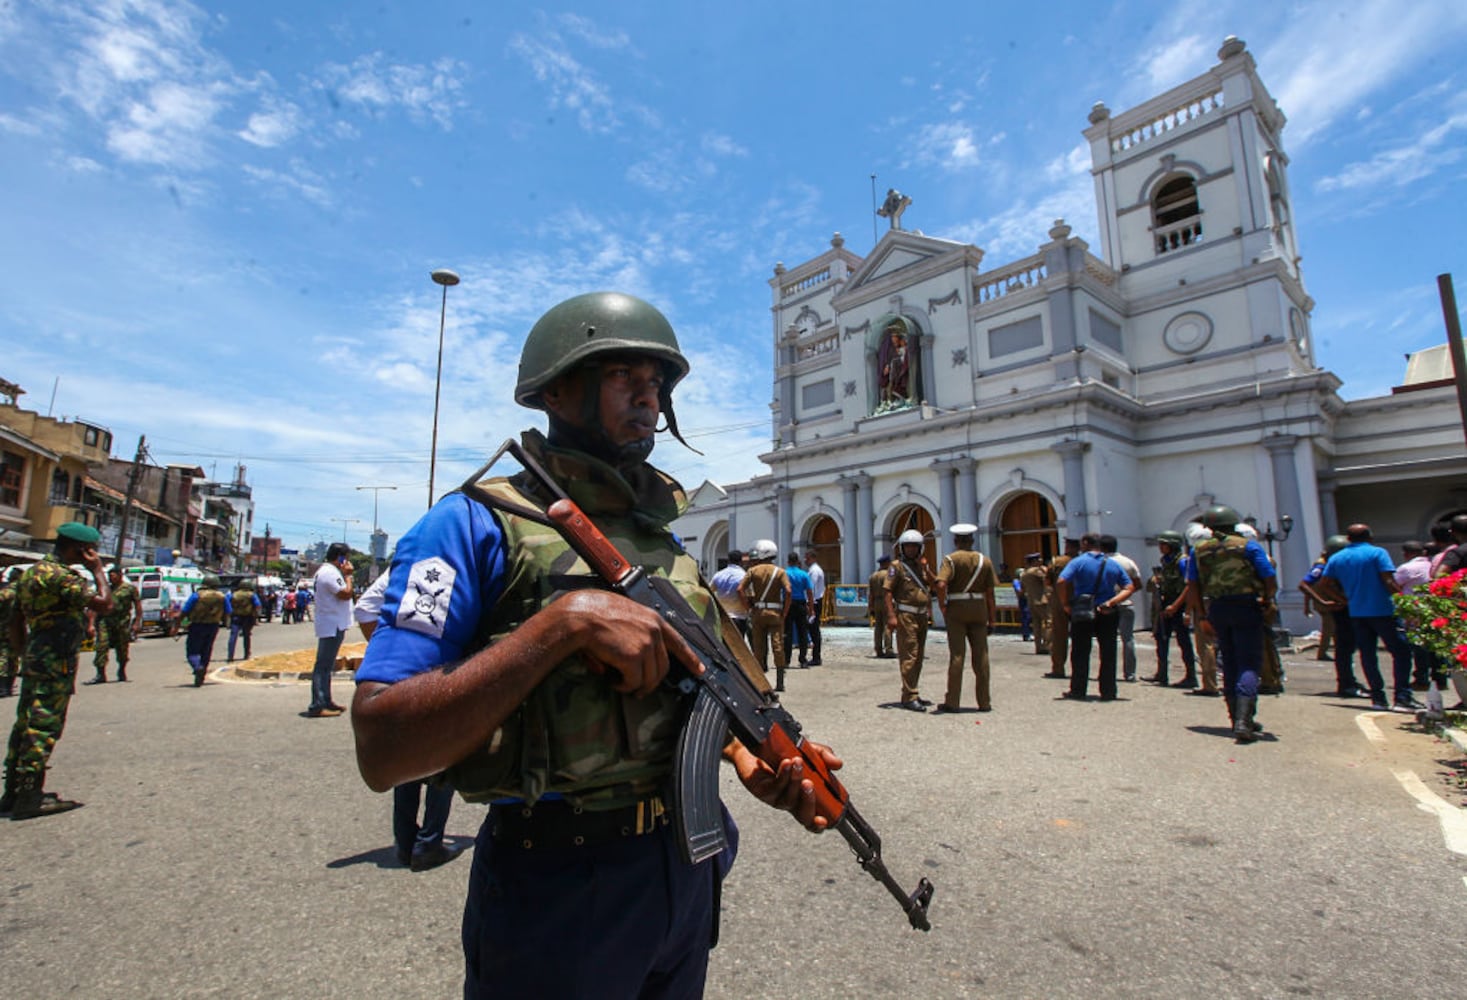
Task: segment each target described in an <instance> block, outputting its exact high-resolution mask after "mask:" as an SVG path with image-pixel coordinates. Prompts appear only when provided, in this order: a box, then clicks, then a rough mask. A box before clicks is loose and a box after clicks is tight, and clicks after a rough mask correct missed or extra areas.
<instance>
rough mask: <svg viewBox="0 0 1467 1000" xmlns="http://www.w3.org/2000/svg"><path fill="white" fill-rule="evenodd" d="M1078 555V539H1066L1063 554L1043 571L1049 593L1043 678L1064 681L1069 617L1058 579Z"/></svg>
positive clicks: (1068, 651)
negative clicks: (1047, 641) (1045, 668)
mask: <svg viewBox="0 0 1467 1000" xmlns="http://www.w3.org/2000/svg"><path fill="white" fill-rule="evenodd" d="M1079 554H1080V539H1078V538H1066V539H1065V554H1064V555H1062V556H1056V557H1055V559H1054V562H1052V563H1050V564H1049V569H1047V570H1045V571H1044V583H1045V586H1046V587H1047V588H1048V593H1049V673H1047V674H1045V675H1044V676H1045V677H1053V678H1056V679H1058V680H1064V679H1065V676H1066V674H1065V661H1066V660H1067V659H1068V658H1069V653H1070V615H1069V612H1068V611H1066V610H1065V602H1064V601H1063V600H1062V599H1061V598H1060V595H1059V578H1060V574H1061V573H1063V572H1064V571H1065V567H1066V566H1068V565H1069V564H1070V561H1071V560H1072V559H1074V558H1075V557H1076V556H1078V555H1079Z"/></svg>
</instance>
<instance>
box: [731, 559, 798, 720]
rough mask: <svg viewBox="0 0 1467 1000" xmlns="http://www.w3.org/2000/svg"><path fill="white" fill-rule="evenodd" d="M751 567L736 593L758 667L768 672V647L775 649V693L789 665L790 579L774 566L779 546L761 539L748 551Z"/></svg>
mask: <svg viewBox="0 0 1467 1000" xmlns="http://www.w3.org/2000/svg"><path fill="white" fill-rule="evenodd" d="M749 559H750V560H752V561H753V563H754V565H753V566H751V567H749V572H747V573H745V574H744V578H743V579H742V580H740V581H739V593H740V594H742V595H743V596H744V600H745V601H746V602H747V603H748V605H749V634H750V648H751V649H753V651H754V655H755V656H756V657H758V659H759V666H760V667H761V668H762V669H764V670H765V671H767V670H768V669H769V652H770V647H771V646H772V647H773V649H774V669H775V684H774V690H776V691H783V690H784V672H785V668H786V667H788V666H789V647H788V646H787V645H785V627H784V623H785V617H786V616H787V615H788V614H789V613H790V603H791V596H790V594H791V591H790V578H789V574H787V573H786V572H785V571H784V570H782V569H780V568H779V566H777V565H775V562H776V560H778V559H779V547H778V546H777V545H775V544H774V543H773V542H771V541H770V540H769V539H767V538H761V539H759V540H758V541H757V542H755V543H754V547H753V548H752V549H750V550H749Z"/></svg>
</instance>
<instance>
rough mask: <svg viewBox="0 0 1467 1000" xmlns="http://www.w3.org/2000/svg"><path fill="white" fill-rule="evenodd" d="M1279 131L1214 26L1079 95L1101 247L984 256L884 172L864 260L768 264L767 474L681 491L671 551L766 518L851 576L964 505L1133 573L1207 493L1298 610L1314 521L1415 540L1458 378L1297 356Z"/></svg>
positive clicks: (832, 253) (995, 545)
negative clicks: (1105, 94) (1405, 388)
mask: <svg viewBox="0 0 1467 1000" xmlns="http://www.w3.org/2000/svg"><path fill="white" fill-rule="evenodd" d="M1284 124H1285V119H1284V115H1283V113H1282V112H1281V111H1280V110H1279V108H1278V106H1277V105H1276V104H1275V102H1274V100H1273V98H1272V97H1271V96H1270V95H1269V93H1268V91H1267V89H1266V88H1265V87H1264V85H1263V83H1262V81H1261V80H1260V79H1259V76H1258V74H1257V70H1256V66H1255V63H1254V60H1253V58H1252V56H1251V55H1250V54H1249V53H1248V52H1247V49H1246V46H1245V45H1244V43H1243V42H1241V41H1239V40H1237V39H1234V38H1229V39H1228V40H1227V41H1225V42H1224V44H1223V46H1222V48H1221V49H1220V50H1219V53H1218V62H1217V63H1216V64H1215V65H1214V66H1213V67H1212V68H1211V69H1209V70H1208V71H1207V72H1205V73H1203V74H1202V75H1201V76H1198V77H1197V78H1195V79H1193V80H1191V81H1189V82H1187V83H1185V84H1183V85H1181V86H1179V87H1176V88H1174V89H1172V90H1170V91H1168V92H1166V93H1164V94H1161V95H1159V96H1157V97H1155V98H1153V99H1152V100H1150V101H1147V102H1146V103H1144V104H1142V105H1140V106H1138V107H1136V108H1132V109H1130V110H1128V111H1126V112H1124V113H1122V114H1116V115H1112V114H1111V112H1110V111H1109V110H1108V109H1107V108H1106V107H1105V106H1104V105H1103V104H1097V105H1096V106H1095V107H1094V108H1093V109H1092V110H1091V112H1090V115H1089V128H1087V129H1086V130H1085V132H1084V135H1085V138H1086V140H1087V141H1088V142H1089V145H1090V152H1091V161H1092V174H1093V177H1094V183H1095V196H1096V204H1097V212H1098V216H1099V222H1100V227H1099V233H1100V235H1099V241H1100V246H1098V247H1095V248H1093V249H1092V248H1091V247H1090V246H1089V245H1088V244H1086V243H1085V241H1083V240H1081V239H1079V238H1077V237H1074V236H1072V235H1071V229H1070V227H1069V226H1067V225H1065V224H1064V222H1063V221H1062V220H1060V221H1056V222H1055V223H1054V225H1053V227H1052V228H1051V229H1050V230H1049V233H1048V236H1049V239H1048V241H1047V242H1045V243H1043V244H1041V245H1039V246H1038V247H1037V248H1036V251H1035V253H1033V254H1032V255H1030V256H1028V257H1025V258H1022V259H1020V260H1016V261H1010V262H1007V263H1002V264H999V265H998V266H991V262H987V261H985V259H984V253H983V251H982V250H981V249H979V248H978V247H976V246H973V245H970V244H966V243H960V242H954V241H950V240H944V239H940V238H936V237H931V236H927V235H924V234H922V233H920V232H912V231H907V230H905V229H903V228H902V227H901V215H902V212H903V211H904V209H905V207H906V204H907V203H908V202H909V199H906V198H904V197H903V196H901V195H900V194H899V193H897V192H895V191H893V192H891V194H890V196H889V197H888V199H887V204H886V206H885V207H884V209H883V212H882V214H884V215H887V216H888V217H889V219H890V222H891V229H890V231H888V232H887V233H886V234H885V235H884V236H883V237H882V238H881V239H880V241H879V242H878V243H877V244H876V246H875V247H874V248H873V249H872V251H871V252H870V254H868V255H867V256H866V257H864V258H862V257H859V256H857V255H855V254H853V253H851V252H850V251H849V250H847V249H846V248H845V246H844V241H843V240H842V239H841V238H840V236H839V234H837V235H836V236H835V237H834V238H833V239H832V240H831V244H830V248H829V249H828V250H827V251H825V252H824V253H822V254H821V255H819V256H818V257H816V258H814V259H813V260H809V261H806V262H804V263H802V264H799V265H798V266H796V267H792V268H788V269H787V268H785V267H784V266H783V265H778V266H776V267H775V273H774V277H773V278H772V279H771V281H770V288H771V292H772V304H771V316H772V322H773V347H774V351H775V369H774V376H775V391H774V399H773V402H772V406H771V409H772V413H773V427H772V445H773V447H772V448H771V450H770V451H769V452H768V453H766V454H763V455H761V456H760V458H761V460H762V461H763V462H764V463H765V464H767V465H768V467H769V472H768V474H765V475H759V476H756V477H754V478H752V479H750V480H748V481H746V482H741V483H734V484H731V485H719V484H713V483H704V484H703V485H702V486H701V487H700V488H698V489H697V490H695V491H694V492H693V494H692V497H691V506H690V508H689V510H688V512H687V514H686V515H685V516H684V517H683V518H681V519H680V520H679V521H678V523H677V525H676V526H675V527H676V528H677V530H678V532H679V534H681V535H682V536H683V538H684V539H685V540H686V541H687V544H688V547H689V549H690V551H692V552H693V554H694V555H696V556H697V557H698V558H699V559H700V561H701V562H702V563H703V564H704V565H705V568H707V569H709V570H711V569H712V568H713V566H714V564H715V563H716V560H717V559H718V558H720V557H721V556H722V555H724V554H726V553H727V551H728V550H729V549H730V548H742V549H746V548H748V547H749V546H750V545H752V544H753V542H754V541H755V540H756V539H759V538H771V539H773V540H774V541H775V542H776V543H777V544H778V545H779V547H780V550H781V557H783V555H784V554H785V553H788V552H789V551H791V550H792V549H796V548H798V549H800V550H804V549H814V550H815V551H816V552H817V553H819V556H820V560H821V563H822V565H823V566H824V567H825V569H826V572H827V575H828V577H829V578H830V579H831V580H833V581H836V580H839V581H844V582H848V583H861V582H864V581H865V580H866V578H867V577H868V576H869V575H870V573H871V572H872V571H873V570H874V568H875V564H876V558H877V556H878V555H879V554H880V553H882V552H889V551H890V550H891V546H892V544H893V542H894V541H895V539H896V536H897V535H898V534H900V533H901V532H902V531H903V530H905V529H907V528H909V527H912V528H917V529H918V530H920V531H922V532H924V534H926V535H927V536H928V539H929V541H928V549H929V552H928V556H929V558H931V559H935V558H936V557H938V556H939V555H940V554H942V553H943V552H944V551H946V549H947V546H948V544H949V541H948V536H947V535H946V533H945V531H944V530H943V529H944V528H945V527H946V526H948V525H951V524H954V523H958V522H963V521H967V522H971V523H974V524H977V525H978V526H979V528H980V537H979V539H978V543H979V547H980V548H982V549H983V550H984V551H986V552H988V553H989V554H990V555H991V556H992V557H993V558H994V559H995V560H996V561H998V562H1000V563H1006V564H1007V565H1008V566H1009V567H1010V568H1015V567H1018V566H1021V565H1022V564H1023V561H1024V557H1025V555H1026V554H1028V553H1030V552H1042V553H1044V555H1045V556H1046V558H1048V557H1050V556H1053V555H1054V554H1056V552H1058V551H1059V549H1060V547H1061V545H1062V540H1063V539H1064V538H1066V537H1078V536H1079V535H1080V534H1082V533H1084V532H1086V531H1104V532H1108V533H1110V534H1113V535H1116V536H1117V538H1118V539H1119V540H1120V547H1121V551H1123V552H1126V553H1128V554H1130V555H1132V557H1133V558H1135V559H1136V560H1137V562H1138V563H1140V564H1142V565H1143V566H1146V565H1151V564H1153V563H1154V562H1155V561H1156V550H1155V548H1154V538H1155V535H1156V533H1157V532H1159V531H1162V530H1166V529H1180V528H1181V527H1182V526H1183V525H1185V524H1186V523H1187V521H1189V520H1191V519H1193V518H1194V517H1195V516H1196V515H1197V514H1199V513H1200V512H1201V511H1202V510H1204V509H1206V508H1207V507H1208V506H1210V505H1212V504H1213V503H1226V504H1229V505H1231V506H1233V507H1236V508H1237V509H1238V510H1239V511H1240V512H1241V513H1242V514H1244V515H1245V516H1251V517H1253V518H1255V519H1256V521H1257V526H1258V530H1259V531H1260V533H1262V534H1265V535H1268V534H1272V535H1273V536H1274V537H1273V539H1272V540H1271V541H1270V542H1269V544H1270V548H1271V549H1272V550H1273V553H1274V555H1275V557H1276V559H1277V560H1278V562H1279V563H1280V565H1281V577H1282V579H1283V581H1284V582H1285V585H1284V586H1282V587H1281V588H1280V597H1281V605H1282V607H1283V612H1284V621H1285V623H1286V624H1288V625H1290V626H1291V627H1293V628H1295V629H1296V630H1302V629H1305V628H1308V627H1312V626H1311V625H1307V624H1306V621H1305V619H1304V617H1303V614H1302V606H1301V599H1300V598H1299V595H1298V594H1297V593H1296V592H1295V590H1294V587H1293V585H1292V582H1293V581H1296V580H1297V579H1298V578H1299V577H1301V576H1302V575H1303V574H1304V573H1305V572H1306V571H1307V569H1308V567H1309V565H1310V563H1311V562H1312V559H1313V556H1314V555H1315V553H1317V552H1318V551H1319V550H1320V548H1321V547H1322V544H1323V541H1324V538H1325V537H1326V536H1327V535H1329V534H1333V533H1335V532H1336V531H1338V530H1339V529H1340V525H1342V524H1343V523H1346V522H1347V521H1349V520H1353V519H1356V518H1359V517H1364V518H1365V519H1367V520H1370V521H1371V523H1372V524H1373V525H1375V526H1376V529H1377V537H1378V538H1379V539H1381V540H1382V541H1388V540H1389V539H1391V538H1393V537H1394V538H1395V539H1396V540H1401V539H1404V538H1406V537H1420V536H1422V535H1423V534H1424V532H1425V529H1426V528H1427V527H1428V526H1429V525H1430V523H1431V522H1432V521H1434V520H1435V519H1437V518H1439V517H1441V516H1443V515H1447V514H1450V513H1453V512H1455V511H1459V510H1463V509H1467V495H1464V494H1463V493H1462V492H1461V489H1460V487H1461V486H1463V485H1467V454H1464V448H1463V438H1462V429H1461V424H1460V421H1459V420H1458V418H1457V414H1456V407H1455V397H1454V394H1453V392H1452V390H1451V388H1450V386H1442V385H1435V384H1428V385H1426V386H1424V387H1421V388H1419V390H1418V391H1414V392H1409V393H1399V394H1394V395H1392V396H1390V397H1385V398H1382V399H1372V400H1362V401H1356V402H1352V403H1347V402H1346V401H1344V400H1343V399H1342V398H1341V397H1340V396H1339V394H1338V389H1339V387H1340V384H1341V383H1340V380H1339V379H1338V378H1336V377H1335V376H1334V375H1333V374H1331V373H1330V372H1329V371H1327V370H1325V369H1323V368H1321V367H1320V366H1319V365H1318V364H1317V363H1316V359H1315V355H1314V347H1313V344H1312V339H1311V336H1310V326H1309V324H1310V313H1311V310H1312V307H1313V301H1312V300H1311V299H1310V297H1309V295H1308V293H1307V291H1306V290H1305V286H1304V281H1303V277H1302V275H1301V272H1300V266H1299V263H1300V256H1299V250H1298V245H1297V239H1296V234H1295V232H1294V227H1293V220H1292V217H1291V213H1290V197H1289V187H1288V162H1289V161H1288V157H1287V155H1286V154H1285V152H1284V149H1283V146H1282V144H1281V141H1280V136H1281V133H1282V131H1283V128H1284ZM1407 481H1409V483H1410V485H1409V491H1408V494H1407V495H1408V496H1409V504H1408V503H1405V502H1404V501H1405V500H1406V497H1405V496H1401V488H1402V484H1403V483H1404V482H1407ZM1393 498H1395V499H1398V500H1401V501H1403V502H1399V503H1393V502H1392V499H1393Z"/></svg>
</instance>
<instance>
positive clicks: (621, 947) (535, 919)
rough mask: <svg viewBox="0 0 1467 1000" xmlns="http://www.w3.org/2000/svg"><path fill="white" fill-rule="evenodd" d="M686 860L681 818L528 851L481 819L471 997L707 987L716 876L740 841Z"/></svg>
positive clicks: (670, 999)
mask: <svg viewBox="0 0 1467 1000" xmlns="http://www.w3.org/2000/svg"><path fill="white" fill-rule="evenodd" d="M724 825H725V827H727V828H729V831H730V837H731V846H730V848H729V850H727V851H725V852H724V854H723V855H720V856H719V857H716V858H713V859H710V860H708V861H705V862H703V863H702V864H699V865H687V864H684V863H683V860H682V858H681V856H680V855H679V853H678V850H679V848H678V843H677V833H676V832H675V831H676V828H675V827H674V826H666V827H662V828H660V829H658V830H657V831H656V832H654V833H650V834H647V835H646V836H641V837H628V838H625V839H623V840H617V841H614V842H612V843H608V844H601V845H597V846H594V847H583V848H568V849H565V850H546V851H536V850H530V851H525V850H521V849H520V848H519V847H518V846H517V845H514V844H510V843H506V842H504V841H495V840H494V838H493V837H492V836H491V835H490V824H489V823H488V822H486V823H485V824H484V826H483V827H482V828H480V830H479V838H478V841H477V843H476V846H475V849H474V865H473V869H472V871H471V872H470V873H469V897H468V902H467V903H466V904H465V906H464V923H463V947H464V965H465V974H464V997H465V1000H478V998H483V997H505V998H515V1000H519V998H524V997H535V998H536V1000H582V998H585V997H595V998H597V1000H682V998H696V997H701V996H702V995H703V982H704V978H705V976H706V975H707V971H708V952H709V949H710V948H711V947H712V943H713V928H714V907H715V905H716V904H715V900H716V897H717V893H716V891H715V880H716V879H718V878H719V877H720V876H721V873H722V872H726V871H727V870H728V866H729V865H731V864H732V863H733V862H732V855H733V853H734V852H735V851H736V850H737V833H736V831H734V829H733V821H732V820H731V819H729V818H728V816H727V814H725V816H724Z"/></svg>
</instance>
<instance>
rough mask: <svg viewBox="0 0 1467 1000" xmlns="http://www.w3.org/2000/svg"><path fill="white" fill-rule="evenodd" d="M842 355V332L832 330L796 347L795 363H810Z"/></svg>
mask: <svg viewBox="0 0 1467 1000" xmlns="http://www.w3.org/2000/svg"><path fill="white" fill-rule="evenodd" d="M839 353H840V331H838V330H832V331H830V332H829V333H827V334H824V335H823V336H819V337H812V338H809V339H807V340H804V341H801V342H800V343H798V344H796V345H795V361H796V362H800V361H809V360H811V359H812V358H820V357H824V356H826V355H828V354H839Z"/></svg>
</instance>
